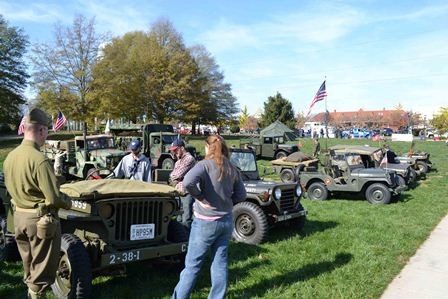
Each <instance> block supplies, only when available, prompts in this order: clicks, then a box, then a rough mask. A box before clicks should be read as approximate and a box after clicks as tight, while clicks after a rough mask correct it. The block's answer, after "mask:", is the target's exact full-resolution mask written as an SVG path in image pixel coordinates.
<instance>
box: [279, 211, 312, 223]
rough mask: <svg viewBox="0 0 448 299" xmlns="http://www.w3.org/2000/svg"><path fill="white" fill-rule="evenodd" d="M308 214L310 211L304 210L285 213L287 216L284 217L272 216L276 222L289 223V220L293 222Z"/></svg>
mask: <svg viewBox="0 0 448 299" xmlns="http://www.w3.org/2000/svg"><path fill="white" fill-rule="evenodd" d="M307 214H308V211H307V210H305V209H303V210H301V211H297V212H289V213H288V212H285V214H283V215H272V217H273V218H274V220H275V222H276V223H277V222H282V221H287V220H291V219H294V218H299V217H303V216H306V215H307Z"/></svg>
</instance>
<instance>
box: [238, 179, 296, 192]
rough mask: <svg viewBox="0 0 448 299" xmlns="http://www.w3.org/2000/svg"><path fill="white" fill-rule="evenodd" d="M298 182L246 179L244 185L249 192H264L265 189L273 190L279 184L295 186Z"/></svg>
mask: <svg viewBox="0 0 448 299" xmlns="http://www.w3.org/2000/svg"><path fill="white" fill-rule="evenodd" d="M296 185H297V183H278V182H271V181H260V180H249V181H244V187H245V188H246V192H248V193H262V192H264V191H268V190H272V189H273V188H274V187H278V186H291V187H295V186H296Z"/></svg>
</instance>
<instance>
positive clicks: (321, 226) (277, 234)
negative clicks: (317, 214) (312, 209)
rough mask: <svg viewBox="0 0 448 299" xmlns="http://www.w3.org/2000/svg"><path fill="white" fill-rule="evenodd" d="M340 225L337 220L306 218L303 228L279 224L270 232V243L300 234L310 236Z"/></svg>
mask: <svg viewBox="0 0 448 299" xmlns="http://www.w3.org/2000/svg"><path fill="white" fill-rule="evenodd" d="M337 225H338V222H336V221H316V220H308V219H307V220H306V222H305V226H304V227H303V229H301V230H300V229H297V228H296V227H294V226H293V225H290V224H289V223H283V224H279V225H277V226H274V227H273V228H271V229H270V230H269V232H268V238H267V242H268V243H276V242H277V241H281V240H285V239H288V238H291V237H295V236H300V237H303V238H304V237H308V236H311V235H313V234H315V233H319V232H323V231H325V230H327V229H331V228H335V227H336V226H337Z"/></svg>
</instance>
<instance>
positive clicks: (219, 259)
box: [172, 213, 233, 299]
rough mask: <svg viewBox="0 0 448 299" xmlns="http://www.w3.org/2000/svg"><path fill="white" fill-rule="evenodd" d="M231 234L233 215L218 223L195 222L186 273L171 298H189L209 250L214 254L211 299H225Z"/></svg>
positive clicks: (194, 220) (184, 271) (211, 268)
mask: <svg viewBox="0 0 448 299" xmlns="http://www.w3.org/2000/svg"><path fill="white" fill-rule="evenodd" d="M232 231H233V219H232V214H231V213H230V214H229V215H226V216H224V217H222V218H220V219H218V220H215V221H205V220H201V219H198V218H194V219H193V224H192V225H191V232H190V239H189V241H188V251H187V257H186V258H185V269H184V270H183V271H182V272H181V273H180V280H179V282H178V283H177V286H176V288H175V289H174V293H173V297H172V298H175V299H184V298H189V297H190V294H191V291H192V289H193V287H194V285H195V283H196V279H197V277H198V275H199V271H200V270H201V267H202V264H203V263H204V260H205V256H206V254H207V252H208V249H209V248H210V249H211V254H212V265H211V267H210V275H211V281H212V288H211V290H210V294H209V295H208V298H210V299H212V298H213V299H216V298H225V296H226V288H227V276H228V272H227V254H228V248H229V241H230V237H231V236H232Z"/></svg>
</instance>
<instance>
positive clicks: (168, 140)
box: [162, 135, 177, 145]
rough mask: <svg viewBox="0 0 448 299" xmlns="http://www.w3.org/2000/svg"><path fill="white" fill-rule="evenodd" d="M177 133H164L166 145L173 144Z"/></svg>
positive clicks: (163, 137) (163, 138) (163, 140)
mask: <svg viewBox="0 0 448 299" xmlns="http://www.w3.org/2000/svg"><path fill="white" fill-rule="evenodd" d="M176 138H177V136H176V135H162V143H163V144H166V145H171V143H173V141H174V139H176Z"/></svg>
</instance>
